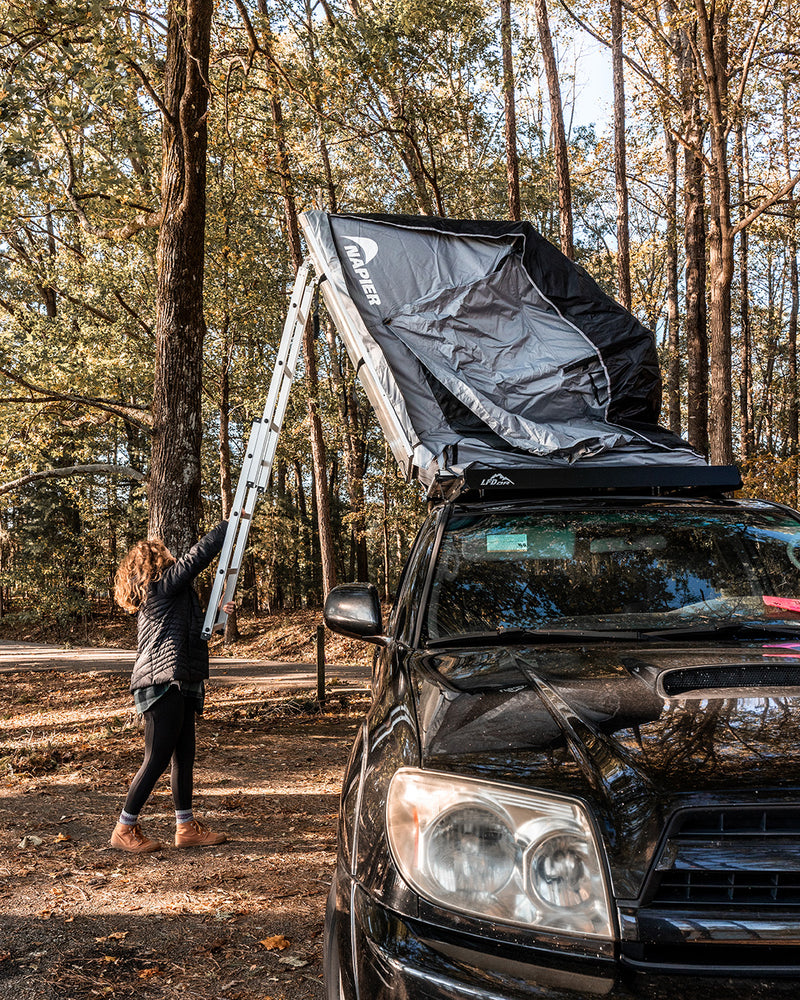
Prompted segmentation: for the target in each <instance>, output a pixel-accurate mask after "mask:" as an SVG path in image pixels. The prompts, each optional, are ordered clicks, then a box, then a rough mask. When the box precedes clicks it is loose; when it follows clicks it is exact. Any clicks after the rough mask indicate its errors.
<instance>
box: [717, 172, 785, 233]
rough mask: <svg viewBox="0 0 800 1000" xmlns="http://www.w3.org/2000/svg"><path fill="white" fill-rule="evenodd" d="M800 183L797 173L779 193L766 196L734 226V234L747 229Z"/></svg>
mask: <svg viewBox="0 0 800 1000" xmlns="http://www.w3.org/2000/svg"><path fill="white" fill-rule="evenodd" d="M799 183H800V174H795V175H794V177H792V179H791V180H789V181H787V182H786V184H784V186H783V187H782V188H781V189H780V191H778V192H777V194H773V195H770V197H769V198H765V199H764V201H762V202H761V204H760V205H759V206H758V207H757V208H754V209H753V211H752V212H751V213H750V214H749V215H747V216H745V218H744V219H740V220H739V222H737V224H736V225H735V226H734V227H733V229H732V234H733V235H734V236H736V235H738V234H739V233H740V232H741V231H742V230H743V229H746V228H747V227H748V226H749V225H750V223H751V222H755V220H756V219H757V218H758V217H759V215H762V214H763V213H764V212H766V210H767V209H768V208H772V206H773V205H774V204H775V202H777V201H780V200H781V198H785V197H786V195H787V194H789V192H790V191H792V190H793V189H794V188H795V187H796V186H797V185H798V184H799Z"/></svg>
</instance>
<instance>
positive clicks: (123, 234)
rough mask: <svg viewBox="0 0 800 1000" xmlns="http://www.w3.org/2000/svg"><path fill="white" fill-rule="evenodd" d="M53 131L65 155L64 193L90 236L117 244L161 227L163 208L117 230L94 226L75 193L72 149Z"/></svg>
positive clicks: (62, 135) (141, 215) (135, 218)
mask: <svg viewBox="0 0 800 1000" xmlns="http://www.w3.org/2000/svg"><path fill="white" fill-rule="evenodd" d="M54 131H55V132H56V133H57V135H58V137H59V138H60V139H61V143H62V145H63V147H64V151H65V153H66V154H67V166H68V178H67V183H66V186H65V188H64V192H65V194H66V196H67V198H68V199H69V202H70V204H71V205H72V209H73V211H74V212H75V215H76V216H77V217H78V221H79V222H80V224H81V226H82V227H83V228H84V229H85V230H86V232H87V233H91V235H92V236H95V237H97V239H100V240H111V241H113V242H118V241H120V240H127V239H130V237H131V236H135V235H136V233H138V232H141V231H142V230H143V229H155V228H157V227H158V226H160V225H161V221H162V219H163V216H164V209H163V208H160V209H159V210H158V211H157V212H141V213H139V215H137V216H135V217H134V218H133V219H131V220H130V222H127V223H125V225H124V226H120V227H119V229H100V228H98V227H97V226H95V224H94V223H93V222H92V221H91V219H90V218H89V216H88V215H87V214H86V212H85V211H84V209H83V205H81V199H80V197H79V196H78V195H77V194H76V193H75V182H76V180H77V175H76V171H75V160H74V158H73V156H72V149H71V147H70V145H69V143H68V142H67V140H66V137H65V136H64V134H63V133H62V132H61V130H60V129H58V128H55V129H54Z"/></svg>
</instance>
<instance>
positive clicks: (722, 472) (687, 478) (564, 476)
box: [428, 465, 742, 501]
mask: <svg viewBox="0 0 800 1000" xmlns="http://www.w3.org/2000/svg"><path fill="white" fill-rule="evenodd" d="M741 488H742V477H741V474H740V472H739V469H738V468H737V467H736V466H735V465H617V466H601V465H598V466H583V467H578V468H576V467H569V468H527V469H510V468H489V467H484V468H477V467H475V466H471V467H468V468H467V469H465V470H464V472H463V473H462V474H461V475H458V476H452V475H446V474H442V473H440V474H439V475H438V476H437V477H436V479H435V481H434V483H433V484H432V485H431V488H430V490H429V493H428V497H429V499H431V500H456V499H457V500H459V501H470V500H505V499H512V498H518V497H520V498H521V497H527V496H544V495H548V494H549V495H562V494H580V493H626V494H629V495H630V494H634V495H636V496H661V495H664V494H670V493H677V492H680V493H690V494H693V495H697V496H721V495H722V494H724V493H731V492H734V491H735V490H740V489H741Z"/></svg>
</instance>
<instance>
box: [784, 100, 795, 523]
mask: <svg viewBox="0 0 800 1000" xmlns="http://www.w3.org/2000/svg"><path fill="white" fill-rule="evenodd" d="M781 97H782V102H781V103H782V111H783V155H784V160H785V166H786V177H787V179H788V178H790V177H791V176H792V157H791V152H792V146H791V142H790V139H789V122H790V115H789V108H788V102H789V86H788V83H786V82H785V81H784V84H783V88H782V94H781ZM786 225H787V228H788V231H789V233H788V239H787V241H786V244H787V247H786V249H787V253H788V256H789V290H790V296H791V306H790V311H789V326H788V330H787V337H786V339H787V345H786V349H787V351H788V354H789V358H788V366H787V367H788V376H789V377H788V380H787V381H788V397H789V398H788V405H787V423H788V426H787V429H786V439H787V443H788V446H789V454H790V455H791V456H793V458H795V459H796V458H797V450H798V440H797V439H798V426H797V425H798V404H797V392H798V386H797V314H798V308H800V288H798V274H797V199H796V198H795V197H794V194H792V195H791V196H790V198H789V204H788V206H787V209H786ZM797 486H798V484H797V465H796V462H795V469H794V490H793V492H794V503H795V505H796V504H797Z"/></svg>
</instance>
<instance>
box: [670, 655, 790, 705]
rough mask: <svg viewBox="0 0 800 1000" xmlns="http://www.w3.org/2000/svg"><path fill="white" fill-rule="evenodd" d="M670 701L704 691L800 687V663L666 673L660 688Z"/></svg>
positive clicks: (726, 665) (718, 666) (727, 665)
mask: <svg viewBox="0 0 800 1000" xmlns="http://www.w3.org/2000/svg"><path fill="white" fill-rule="evenodd" d="M659 688H660V689H661V692H663V695H664V697H666V698H679V697H681V696H682V695H687V694H696V693H699V692H704V691H725V690H736V691H741V690H743V689H748V690H756V691H758V690H761V689H763V688H770V689H771V690H774V689H775V688H781V689H783V688H800V663H721V664H713V665H712V666H703V667H688V668H686V667H683V668H679V669H676V670H665V671H663V672H661V673H660V674H659V676H658V681H657V685H656V689H657V690H658V689H659Z"/></svg>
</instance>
